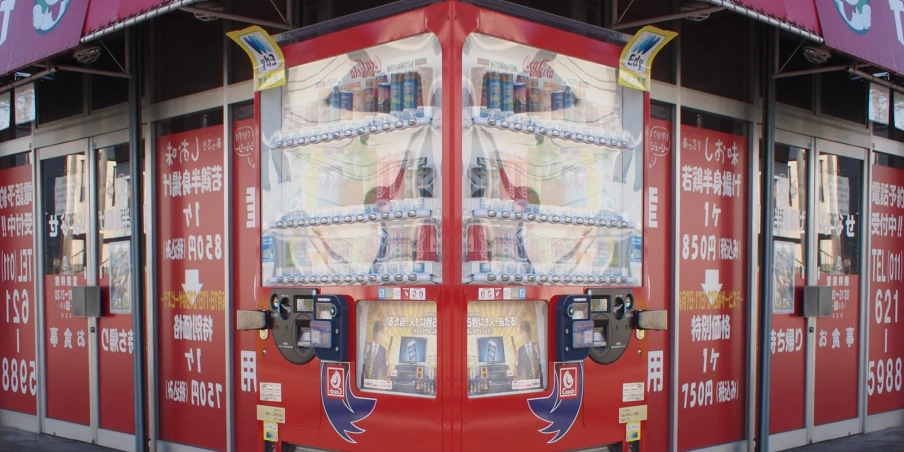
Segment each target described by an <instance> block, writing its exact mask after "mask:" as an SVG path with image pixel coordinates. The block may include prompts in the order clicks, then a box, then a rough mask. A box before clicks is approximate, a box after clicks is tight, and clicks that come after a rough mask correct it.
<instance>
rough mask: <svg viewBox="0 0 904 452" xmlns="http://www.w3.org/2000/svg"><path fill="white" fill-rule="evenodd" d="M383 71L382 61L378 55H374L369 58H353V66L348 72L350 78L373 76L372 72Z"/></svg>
mask: <svg viewBox="0 0 904 452" xmlns="http://www.w3.org/2000/svg"><path fill="white" fill-rule="evenodd" d="M379 72H383V62H381V61H380V57H378V56H376V55H374V56H373V58H372V59H370V60H361V59H358V60H355V66H354V67H352V69H351V70H350V71H349V72H348V75H349V77H351V78H364V77H373V75H374V74H376V73H379Z"/></svg>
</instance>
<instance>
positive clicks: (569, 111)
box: [563, 86, 574, 121]
mask: <svg viewBox="0 0 904 452" xmlns="http://www.w3.org/2000/svg"><path fill="white" fill-rule="evenodd" d="M563 101H564V107H565V119H567V120H570V121H573V120H574V90H572V89H571V87H570V86H566V87H565V98H564V99H563Z"/></svg>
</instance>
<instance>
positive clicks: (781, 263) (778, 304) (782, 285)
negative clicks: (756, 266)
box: [772, 241, 796, 314]
mask: <svg viewBox="0 0 904 452" xmlns="http://www.w3.org/2000/svg"><path fill="white" fill-rule="evenodd" d="M773 246H774V253H775V258H774V263H773V264H774V266H773V267H772V276H773V285H774V287H775V297H774V298H773V305H772V313H774V314H783V313H788V312H794V255H795V248H796V245H795V244H794V243H792V242H782V241H776V242H775V243H774V244H773Z"/></svg>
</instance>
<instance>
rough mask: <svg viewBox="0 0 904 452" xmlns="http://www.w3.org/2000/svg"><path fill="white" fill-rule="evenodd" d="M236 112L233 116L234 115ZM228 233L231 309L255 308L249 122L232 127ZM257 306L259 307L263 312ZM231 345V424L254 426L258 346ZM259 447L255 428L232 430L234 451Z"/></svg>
mask: <svg viewBox="0 0 904 452" xmlns="http://www.w3.org/2000/svg"><path fill="white" fill-rule="evenodd" d="M237 113H238V112H237ZM232 130H233V138H232V152H231V154H230V155H231V156H232V170H233V179H232V180H233V184H232V201H233V204H232V208H233V212H234V213H233V215H232V230H233V234H234V236H233V237H234V239H233V246H234V252H235V256H242V257H241V258H239V259H233V262H232V269H233V271H232V274H233V279H232V289H233V291H234V293H235V294H236V297H235V298H234V303H235V308H236V309H258V305H257V299H256V298H255V295H256V291H257V289H258V288H259V287H260V285H261V280H260V265H261V251H260V250H261V246H260V244H261V235H260V219H259V214H260V211H259V209H258V197H259V196H260V189H259V187H260V174H261V171H260V155H259V154H258V151H257V145H256V143H257V140H256V133H255V128H254V120H253V119H243V120H240V121H236V122H234V123H232ZM264 307H265V306H261V307H260V308H262V309H263V308H264ZM232 334H233V335H234V336H233V337H234V340H235V351H234V353H235V355H234V360H235V367H234V369H233V372H234V381H235V382H236V384H235V385H234V387H235V391H234V392H235V422H236V425H251V424H254V423H255V422H257V417H256V407H257V402H258V390H259V388H258V386H259V383H258V375H259V374H258V369H257V358H258V351H257V345H258V343H259V342H263V341H261V339H260V338H259V337H260V336H259V335H257V334H248V332H247V331H236V332H234V333H232ZM259 442H260V434H259V432H258V431H257V430H256V429H241V428H240V429H236V430H235V443H236V446H235V448H236V450H255V448H256V447H257V444H258V443H259Z"/></svg>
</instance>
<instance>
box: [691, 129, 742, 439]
mask: <svg viewBox="0 0 904 452" xmlns="http://www.w3.org/2000/svg"><path fill="white" fill-rule="evenodd" d="M681 129H682V138H681V142H680V143H679V146H680V149H681V180H680V181H679V184H678V185H679V190H680V191H679V197H680V202H681V207H682V208H683V209H686V210H685V211H686V212H687V214H682V215H680V221H679V225H678V231H679V233H678V240H680V242H679V253H680V254H679V261H680V263H681V266H680V274H679V281H678V290H679V293H678V306H679V309H680V310H681V315H680V325H679V331H678V333H677V334H678V335H679V339H680V344H681V345H680V354H681V360H680V362H679V370H678V388H679V391H680V393H679V394H677V397H678V418H679V419H680V423H679V433H678V448H679V449H681V450H688V449H697V448H702V447H707V446H712V445H716V444H724V443H728V442H732V441H739V440H742V439H743V438H744V416H745V410H744V408H745V400H744V394H746V388H745V381H746V364H745V362H746V361H745V358H746V346H747V344H746V342H747V340H746V324H747V320H746V312H747V306H746V305H747V303H746V299H745V297H746V293H747V282H748V280H749V278H748V277H747V255H746V254H747V253H746V249H747V247H746V243H747V227H748V226H747V225H748V224H750V223H751V222H750V221H738V219H744V218H747V186H748V183H749V181H748V180H747V164H748V163H747V162H748V155H747V138H745V137H741V136H736V135H730V134H725V133H720V132H714V131H711V130H705V129H701V128H697V127H690V126H682V127H681ZM714 422H715V423H714Z"/></svg>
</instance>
